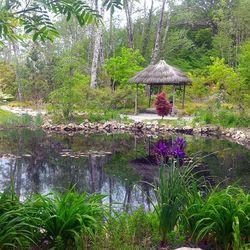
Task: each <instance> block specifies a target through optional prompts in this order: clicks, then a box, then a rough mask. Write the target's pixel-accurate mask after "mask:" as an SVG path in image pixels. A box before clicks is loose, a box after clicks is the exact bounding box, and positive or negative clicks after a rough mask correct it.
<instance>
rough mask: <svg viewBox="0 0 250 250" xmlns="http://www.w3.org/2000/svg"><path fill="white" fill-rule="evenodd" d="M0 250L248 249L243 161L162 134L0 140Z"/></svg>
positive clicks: (36, 134)
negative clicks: (185, 247) (183, 247)
mask: <svg viewBox="0 0 250 250" xmlns="http://www.w3.org/2000/svg"><path fill="white" fill-rule="evenodd" d="M0 142H1V143H0V192H1V195H0V249H1V250H2V249H30V250H36V249H176V248H177V247H180V246H189V247H200V248H201V249H233V250H237V249H239V250H240V249H249V247H250V246H249V243H250V238H249V236H250V195H249V193H248V191H249V187H250V183H249V180H250V178H249V177H250V168H249V166H250V152H249V149H247V148H245V147H244V146H241V145H238V144H235V143H232V142H229V141H226V140H222V139H212V138H203V137H195V136H188V135H185V136H183V135H182V136H181V135H176V134H172V135H171V134H170V135H166V136H158V137H156V136H155V137H136V136H134V135H132V134H110V135H103V134H91V135H80V134H78V135H71V136H69V135H67V134H47V133H45V132H44V131H42V130H34V131H32V130H27V129H24V130H11V131H0Z"/></svg>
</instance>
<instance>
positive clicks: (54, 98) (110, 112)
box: [48, 74, 143, 122]
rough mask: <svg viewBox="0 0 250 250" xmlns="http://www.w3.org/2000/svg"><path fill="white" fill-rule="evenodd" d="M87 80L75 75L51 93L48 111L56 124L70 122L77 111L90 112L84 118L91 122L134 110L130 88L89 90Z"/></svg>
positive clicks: (132, 94) (115, 116) (116, 116)
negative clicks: (123, 111) (121, 111)
mask: <svg viewBox="0 0 250 250" xmlns="http://www.w3.org/2000/svg"><path fill="white" fill-rule="evenodd" d="M89 80H90V79H89V77H88V76H83V75H79V74H76V76H75V77H73V78H71V79H70V80H69V82H68V83H65V84H64V85H63V86H62V87H61V88H58V89H56V90H55V91H53V92H52V93H51V94H50V97H49V100H50V105H49V107H48V109H49V111H50V112H51V113H52V114H53V115H54V118H56V121H58V122H59V121H61V122H62V121H66V120H70V119H73V118H74V114H75V113H76V112H82V111H86V112H89V111H90V114H89V116H87V117H86V118H88V119H90V120H92V121H97V120H107V119H109V118H112V119H114V118H115V119H116V118H118V117H119V110H124V109H133V106H134V92H133V90H132V89H125V88H124V89H120V88H119V89H117V90H116V91H113V90H111V89H110V88H107V87H106V88H98V89H91V88H89ZM142 99H143V98H142Z"/></svg>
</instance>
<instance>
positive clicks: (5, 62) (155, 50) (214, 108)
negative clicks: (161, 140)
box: [0, 0, 250, 126]
mask: <svg viewBox="0 0 250 250" xmlns="http://www.w3.org/2000/svg"><path fill="white" fill-rule="evenodd" d="M88 4H89V6H91V8H92V9H95V10H96V12H97V13H99V14H100V16H102V17H101V19H102V23H100V22H99V24H98V25H96V23H95V22H94V23H93V22H92V23H91V22H90V24H88V25H83V26H81V25H79V20H77V18H75V17H70V16H67V15H58V16H56V17H54V16H53V17H52V20H53V25H54V26H55V27H56V31H58V33H59V34H60V36H58V35H57V34H56V35H55V37H53V42H51V41H50V40H52V38H51V39H43V37H40V38H41V39H36V38H37V37H36V38H35V39H34V36H33V37H32V36H31V35H29V34H26V35H25V36H24V37H22V39H10V40H3V41H2V43H3V44H2V47H1V51H0V58H1V61H0V98H1V99H2V100H17V101H19V102H14V103H12V105H13V106H14V105H17V106H20V105H34V104H35V105H38V106H40V105H46V107H47V108H48V110H49V112H51V113H52V114H54V118H55V121H62V120H70V119H71V120H72V119H73V118H74V113H75V112H76V111H78V112H80V111H81V112H82V111H84V112H89V111H91V112H92V113H93V112H97V113H101V114H102V115H103V114H104V115H106V116H107V117H108V118H109V117H110V116H109V115H108V114H110V113H112V115H111V117H114V116H115V115H114V113H118V114H120V113H131V112H133V105H134V95H135V90H134V88H135V86H134V85H132V84H129V83H128V80H129V79H130V78H131V77H133V76H134V74H135V73H136V72H138V71H140V70H142V69H143V68H144V67H146V66H147V65H148V64H150V63H156V62H157V61H158V60H160V59H164V60H166V62H167V63H169V64H170V65H173V66H176V67H177V68H179V69H181V70H183V71H184V72H186V73H187V74H188V75H189V77H190V78H191V79H192V81H193V84H192V86H190V87H188V88H187V93H186V94H187V104H186V107H185V109H184V110H181V112H180V114H181V115H187V114H188V115H196V116H197V117H199V118H200V121H202V122H205V123H221V121H222V120H226V121H224V124H222V125H225V126H249V120H250V119H249V107H250V67H249V64H250V1H249V0H211V1H206V0H182V1H171V0H168V1H166V0H163V1H160V0H159V1H154V0H144V1H143V0H140V1H135V0H124V1H122V5H123V6H122V8H121V9H119V8H117V9H115V10H114V8H109V9H107V8H104V7H103V4H105V1H103V2H102V1H101V0H95V1H89V2H88ZM161 90H162V89H161ZM163 90H164V91H165V92H167V93H168V98H169V99H171V98H172V97H171V92H172V91H171V88H170V87H164V88H163ZM158 91H160V90H159V89H158V88H155V89H154V90H153V93H154V94H157V93H158ZM181 91H182V90H181V89H180V90H178V92H177V94H178V95H177V97H178V96H179V99H181ZM139 94H140V99H139V100H140V102H139V107H140V109H141V110H143V109H145V108H146V107H147V95H146V91H145V89H144V86H141V88H140V93H139ZM20 102H21V103H20ZM179 108H180V109H181V107H179ZM97 116H98V115H97ZM89 118H90V119H91V117H89ZM222 118H223V119H222ZM92 119H97V120H98V117H93V116H92Z"/></svg>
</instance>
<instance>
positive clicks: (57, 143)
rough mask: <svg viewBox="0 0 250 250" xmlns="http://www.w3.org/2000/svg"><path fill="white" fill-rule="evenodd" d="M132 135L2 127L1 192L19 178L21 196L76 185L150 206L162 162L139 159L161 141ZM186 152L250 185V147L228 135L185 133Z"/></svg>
mask: <svg viewBox="0 0 250 250" xmlns="http://www.w3.org/2000/svg"><path fill="white" fill-rule="evenodd" d="M177 137H178V136H177V135H171V136H166V137H165V138H149V137H145V138H136V137H135V136H134V135H130V134H115V135H99V134H96V135H89V136H85V135H74V136H68V135H59V134H50V135H48V134H46V133H44V132H43V131H41V130H36V131H31V130H15V131H14V130H13V131H0V191H3V190H4V189H6V188H8V187H9V186H10V184H11V180H14V184H15V191H16V192H17V194H19V195H20V196H21V197H23V198H24V197H27V196H28V195H29V194H31V193H33V192H41V193H48V192H50V191H52V190H56V191H63V190H66V189H69V188H70V187H72V186H73V185H75V187H76V188H77V189H78V190H79V191H87V192H89V193H92V192H101V193H103V194H107V195H108V196H107V198H106V200H105V202H107V203H110V202H119V203H121V204H123V206H124V207H128V206H131V207H137V206H138V205H140V204H145V206H149V201H148V199H147V197H148V195H151V194H152V193H153V191H152V190H151V188H150V187H149V185H146V184H145V183H144V181H147V182H154V180H155V178H157V175H158V166H156V165H152V164H145V163H144V164H138V162H139V161H138V159H139V160H140V159H143V158H147V157H148V156H149V155H151V154H152V149H153V148H154V146H155V145H156V144H157V142H158V141H159V140H162V139H164V140H168V141H171V140H172V141H173V140H175V139H176V138H177ZM179 137H183V138H184V139H185V140H186V147H185V154H186V155H187V156H189V157H192V156H194V155H195V154H197V152H198V153H199V155H200V156H205V155H207V157H205V158H204V159H203V163H204V165H205V166H206V168H207V170H208V171H209V174H210V175H211V176H212V177H213V180H214V181H215V182H221V181H224V182H223V183H224V185H230V184H234V183H235V182H236V183H237V184H238V185H241V186H243V187H244V188H246V189H247V190H249V189H250V150H249V149H246V148H245V147H243V146H241V145H237V144H234V143H231V142H229V141H226V140H219V139H209V138H202V137H193V136H180V135H179Z"/></svg>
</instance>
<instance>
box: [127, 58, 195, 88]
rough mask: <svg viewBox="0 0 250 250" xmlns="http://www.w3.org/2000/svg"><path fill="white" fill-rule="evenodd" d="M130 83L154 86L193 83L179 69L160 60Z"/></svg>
mask: <svg viewBox="0 0 250 250" xmlns="http://www.w3.org/2000/svg"><path fill="white" fill-rule="evenodd" d="M129 82H130V83H144V84H152V85H186V84H190V83H191V82H192V81H191V80H190V79H189V78H188V77H187V76H186V75H185V74H184V73H182V72H181V71H180V70H178V69H177V68H175V67H173V66H170V65H168V64H167V63H166V62H165V61H164V60H160V61H159V62H158V63H157V64H155V65H149V66H148V67H147V68H145V69H144V70H142V71H140V72H139V73H138V74H137V75H135V76H134V77H133V78H131V79H130V80H129Z"/></svg>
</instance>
